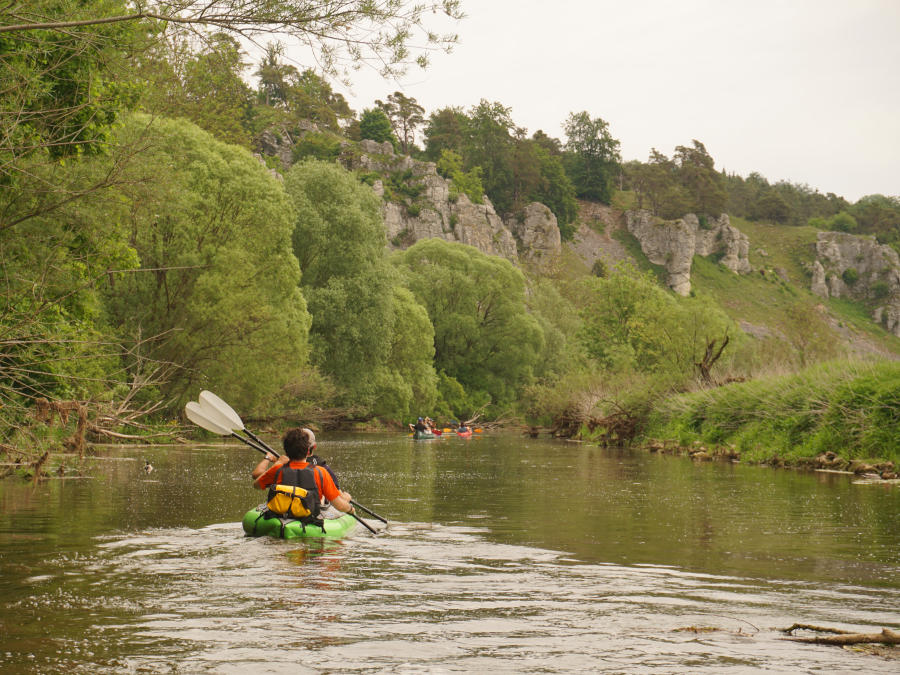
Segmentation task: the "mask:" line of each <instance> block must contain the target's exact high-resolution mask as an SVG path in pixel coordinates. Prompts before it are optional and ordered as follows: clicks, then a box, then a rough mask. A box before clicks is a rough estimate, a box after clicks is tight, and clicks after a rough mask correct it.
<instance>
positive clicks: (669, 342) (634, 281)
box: [579, 266, 738, 379]
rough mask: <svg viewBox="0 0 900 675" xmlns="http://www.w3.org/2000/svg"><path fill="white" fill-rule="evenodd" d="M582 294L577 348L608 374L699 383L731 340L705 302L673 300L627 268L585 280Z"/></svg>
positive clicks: (725, 322)
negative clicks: (694, 377)
mask: <svg viewBox="0 0 900 675" xmlns="http://www.w3.org/2000/svg"><path fill="white" fill-rule="evenodd" d="M582 293H583V296H584V298H585V299H586V302H585V305H584V307H583V308H582V311H581V315H582V320H583V322H584V323H583V327H582V328H581V331H580V333H579V335H580V339H581V342H582V344H583V345H584V348H585V350H586V352H587V354H588V355H589V356H590V357H591V358H593V359H595V360H596V361H597V362H598V363H599V364H600V365H601V366H603V367H604V368H608V369H611V370H615V371H624V372H629V371H638V372H644V373H654V374H659V375H662V374H669V375H672V376H675V377H677V378H681V379H684V378H688V377H691V376H692V375H693V374H694V373H695V369H696V372H699V374H700V376H701V378H705V377H706V376H708V375H710V373H709V369H710V368H711V367H712V365H713V364H714V363H715V362H716V361H717V360H718V359H719V357H721V356H722V351H720V350H724V348H725V344H727V343H728V341H730V339H731V338H729V340H728V341H725V344H722V343H723V337H722V336H729V335H736V334H737V332H738V331H737V329H735V328H734V327H733V325H732V322H731V320H730V319H728V317H727V316H726V315H725V314H724V313H723V312H722V311H721V310H720V309H719V308H718V307H717V306H716V305H715V304H714V303H713V302H712V301H711V300H709V299H707V298H703V297H694V298H681V297H678V296H676V295H674V294H673V293H671V292H669V291H666V290H664V289H663V288H661V287H660V286H658V285H657V284H656V282H655V280H654V277H653V276H652V274H650V273H644V274H641V273H638V272H637V271H636V270H634V269H633V268H631V267H630V266H624V267H618V268H616V269H615V270H614V271H613V272H612V273H611V274H609V275H607V276H606V277H604V278H597V277H590V278H588V279H586V280H585V281H584V282H583V289H582ZM711 345H712V346H711ZM704 368H705V369H706V371H705V373H704Z"/></svg>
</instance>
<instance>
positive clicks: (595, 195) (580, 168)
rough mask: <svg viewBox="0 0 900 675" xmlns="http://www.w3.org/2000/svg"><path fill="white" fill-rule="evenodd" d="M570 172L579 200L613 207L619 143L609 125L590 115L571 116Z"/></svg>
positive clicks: (568, 126) (567, 126)
mask: <svg viewBox="0 0 900 675" xmlns="http://www.w3.org/2000/svg"><path fill="white" fill-rule="evenodd" d="M565 131H566V138H567V141H566V151H567V152H568V155H567V163H566V168H567V172H568V174H569V176H570V177H571V179H572V183H573V184H574V185H575V190H576V192H577V194H578V196H579V197H582V198H584V199H593V200H597V201H600V202H603V203H604V204H609V203H610V200H611V199H612V193H613V186H614V181H615V178H616V176H617V175H618V172H619V163H620V162H621V157H620V155H619V141H617V140H616V139H614V138H613V137H612V135H611V134H610V133H609V124H607V123H606V122H605V121H604V120H602V119H601V118H599V117H597V118H594V119H591V116H590V115H589V114H588V112H587V111H582V112H580V113H570V114H569V117H568V118H567V119H566V122H565Z"/></svg>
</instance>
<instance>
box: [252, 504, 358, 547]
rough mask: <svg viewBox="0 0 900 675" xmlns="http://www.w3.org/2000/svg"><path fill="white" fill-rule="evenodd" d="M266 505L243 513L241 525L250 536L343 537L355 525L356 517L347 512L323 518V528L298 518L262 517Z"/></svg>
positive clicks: (287, 537)
mask: <svg viewBox="0 0 900 675" xmlns="http://www.w3.org/2000/svg"><path fill="white" fill-rule="evenodd" d="M265 509H266V505H265V504H260V505H259V506H257V507H256V508H255V509H250V510H249V511H247V513H246V514H244V520H243V521H242V522H241V525H243V527H244V532H246V533H247V534H248V535H249V536H251V537H259V536H262V535H269V536H270V537H276V538H279V539H297V538H298V537H328V538H336V537H343V536H344V535H345V534H347V533H348V532H350V531H351V530H352V529H353V528H354V527H355V526H356V518H354V517H353V516H351V515H350V514H349V513H348V514H345V515H343V516H341V517H340V518H333V519H330V520H325V522H324V523H323V525H324V528H325V529H324V530H323V529H322V528H321V527H319V526H318V525H306V526H305V527H304V525H303V524H302V523H301V522H300V521H299V520H287V521H285V522H284V523H283V527H282V521H281V519H280V518H277V517H271V518H263V517H262V514H263V511H265Z"/></svg>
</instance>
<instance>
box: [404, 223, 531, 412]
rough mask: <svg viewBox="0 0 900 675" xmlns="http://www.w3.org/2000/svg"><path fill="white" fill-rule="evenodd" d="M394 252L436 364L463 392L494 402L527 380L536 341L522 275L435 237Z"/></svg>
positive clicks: (513, 394)
mask: <svg viewBox="0 0 900 675" xmlns="http://www.w3.org/2000/svg"><path fill="white" fill-rule="evenodd" d="M395 256H396V257H395V258H394V260H395V261H396V263H397V265H398V266H400V268H401V269H402V270H403V271H404V275H405V278H406V279H407V285H408V287H409V289H410V290H411V291H412V293H413V295H415V297H416V299H417V300H418V302H419V303H421V304H422V305H424V307H425V308H426V310H427V311H428V316H429V317H430V319H431V323H432V324H433V326H434V347H435V353H434V360H435V368H436V369H437V370H438V372H443V373H445V374H446V375H447V376H449V377H451V378H453V379H455V380H457V381H458V382H459V383H461V384H462V385H463V386H464V387H465V388H466V390H467V392H468V393H469V395H470V397H471V396H473V395H475V396H476V398H477V395H478V394H481V395H486V396H489V397H490V400H491V401H492V402H493V403H494V404H497V405H504V404H508V403H511V402H513V401H514V400H516V398H517V397H518V395H519V394H520V393H521V390H522V388H523V387H524V386H525V385H527V384H528V383H530V382H531V380H532V378H533V376H534V370H535V368H536V367H537V360H538V357H539V356H540V354H541V350H542V348H543V343H544V340H543V335H542V333H541V329H540V326H539V325H538V322H537V321H536V320H535V319H534V317H532V316H531V315H530V314H529V313H528V311H527V309H526V306H525V279H524V277H523V275H522V273H521V272H520V271H519V270H517V269H516V268H515V267H513V265H512V264H511V263H510V262H509V261H508V260H505V259H503V258H497V257H494V256H488V255H485V254H484V253H481V252H480V251H479V250H478V249H475V248H473V247H471V246H466V245H464V244H456V243H451V242H446V241H444V240H442V239H423V240H420V241H418V242H416V243H415V244H414V245H413V246H410V247H409V248H408V249H406V250H405V251H402V252H398V253H397V254H395Z"/></svg>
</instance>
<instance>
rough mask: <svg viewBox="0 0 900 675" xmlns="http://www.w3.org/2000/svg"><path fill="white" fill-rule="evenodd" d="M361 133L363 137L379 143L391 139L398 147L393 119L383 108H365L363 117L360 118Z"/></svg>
mask: <svg viewBox="0 0 900 675" xmlns="http://www.w3.org/2000/svg"><path fill="white" fill-rule="evenodd" d="M359 134H360V137H362V138H369V139H371V140H373V141H376V142H378V143H384V142H385V141H390V143H391V145H393V146H394V147H395V148H396V147H397V139H396V138H395V137H394V130H393V127H391V121H390V120H389V119H388V116H387V115H385V114H384V110H382V109H381V108H371V109H369V108H367V109H366V110H363V114H362V117H360V119H359Z"/></svg>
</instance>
